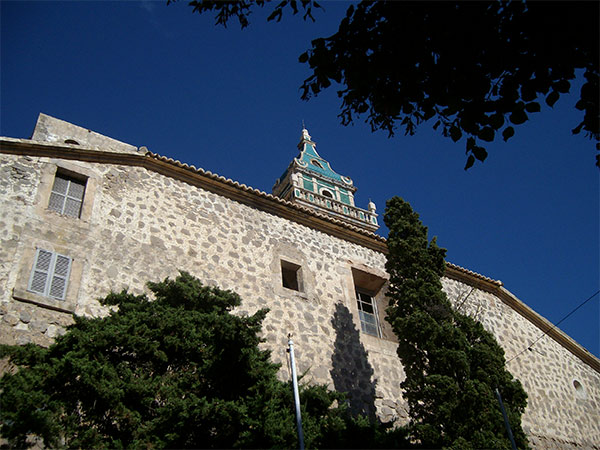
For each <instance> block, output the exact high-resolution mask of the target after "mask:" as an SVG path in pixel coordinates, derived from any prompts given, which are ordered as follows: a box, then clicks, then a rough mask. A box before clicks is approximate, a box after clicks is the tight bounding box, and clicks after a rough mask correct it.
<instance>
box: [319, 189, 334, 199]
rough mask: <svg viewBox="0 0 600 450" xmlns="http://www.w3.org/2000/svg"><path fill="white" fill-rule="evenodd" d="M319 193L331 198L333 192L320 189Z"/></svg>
mask: <svg viewBox="0 0 600 450" xmlns="http://www.w3.org/2000/svg"><path fill="white" fill-rule="evenodd" d="M321 195H323V196H324V197H329V198H333V194H332V193H331V192H330V191H328V190H327V189H323V190H322V191H321Z"/></svg>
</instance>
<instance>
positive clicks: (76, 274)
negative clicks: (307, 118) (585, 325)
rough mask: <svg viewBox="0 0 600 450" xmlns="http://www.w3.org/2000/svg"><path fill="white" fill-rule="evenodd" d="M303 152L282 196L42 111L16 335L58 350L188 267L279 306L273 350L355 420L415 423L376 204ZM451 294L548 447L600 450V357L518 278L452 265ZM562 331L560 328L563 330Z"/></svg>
mask: <svg viewBox="0 0 600 450" xmlns="http://www.w3.org/2000/svg"><path fill="white" fill-rule="evenodd" d="M299 150H300V152H299V155H298V157H297V158H295V159H294V160H293V161H292V163H291V164H290V166H289V167H288V168H287V170H286V171H285V172H284V174H283V175H282V176H281V177H280V178H279V179H278V180H277V182H276V183H275V186H274V189H273V192H274V194H267V193H264V192H260V191H258V190H256V189H252V188H250V187H248V186H245V185H243V184H240V183H238V182H236V181H232V180H229V179H226V178H224V177H221V176H218V175H215V174H212V173H211V172H208V171H205V170H203V169H200V168H196V167H194V166H189V165H187V164H184V163H180V162H179V161H174V160H172V159H169V158H167V157H164V156H160V155H157V154H154V153H152V152H149V151H147V150H146V149H145V148H144V147H141V148H136V147H134V146H132V145H128V144H125V143H122V142H119V141H116V140H114V139H111V138H108V137H105V136H102V135H100V134H97V133H94V132H92V131H90V130H87V129H84V128H80V127H77V126H75V125H72V124H69V123H66V122H63V121H61V120H58V119H54V118H52V117H49V116H46V115H43V114H41V115H40V116H39V119H38V122H37V125H36V127H35V131H34V133H33V136H32V138H31V139H13V138H0V154H1V156H0V211H1V217H0V341H1V342H2V343H9V344H14V343H16V344H23V343H27V342H34V343H37V344H41V345H48V344H50V343H51V342H52V339H53V338H55V337H56V336H57V335H59V334H61V333H63V332H64V327H65V326H66V325H68V324H69V323H71V321H72V315H73V314H79V315H91V316H98V315H102V314H105V311H104V310H103V308H102V307H101V306H100V305H99V303H98V302H97V300H96V299H97V298H99V297H103V296H105V295H106V294H107V293H108V292H109V291H111V290H115V291H119V290H121V289H123V288H128V289H129V290H131V291H133V292H138V293H139V292H142V291H144V290H145V289H146V288H145V282H146V281H148V280H160V279H164V278H165V277H167V276H170V277H174V276H176V275H177V273H178V270H180V269H181V270H186V271H188V272H190V273H192V274H193V275H195V276H197V277H198V278H200V279H201V280H202V281H203V282H204V283H205V284H209V285H217V286H219V287H221V288H224V289H232V290H235V291H236V292H238V293H239V294H240V295H241V297H242V299H243V303H242V306H241V308H239V310H238V311H237V313H239V314H244V313H250V312H253V311H255V310H256V309H258V308H261V307H266V306H268V307H269V308H270V309H271V311H270V313H269V314H268V315H267V318H266V320H265V322H264V326H263V332H264V337H265V338H266V340H267V343H266V345H267V346H269V347H270V348H271V349H272V351H273V358H274V360H275V361H276V362H281V363H282V372H281V375H282V376H285V377H287V376H288V375H287V365H286V363H285V358H286V356H285V347H286V337H287V335H288V333H292V334H293V336H294V341H295V343H296V349H297V363H298V365H299V371H301V372H304V371H307V377H308V378H309V380H313V381H316V382H324V383H328V384H329V385H330V386H331V387H332V388H335V389H338V390H340V391H345V392H348V393H349V394H350V406H351V408H352V409H353V410H354V411H362V412H364V413H366V414H371V415H373V414H376V415H377V416H378V417H380V418H381V419H382V420H385V421H390V420H400V421H402V420H405V419H406V417H407V414H406V405H405V404H404V403H403V401H402V394H401V392H400V388H399V384H400V382H401V381H402V379H403V376H404V373H403V369H402V366H401V364H400V361H399V359H398V357H397V356H396V351H395V349H396V344H395V342H394V335H393V333H392V332H391V329H390V328H389V325H388V324H387V323H386V322H385V320H384V313H383V311H384V309H385V290H386V286H387V278H388V277H387V274H386V272H385V269H384V265H385V254H386V241H385V239H384V238H382V237H380V236H378V235H377V234H375V233H374V231H375V230H376V229H377V227H378V223H377V213H376V209H375V205H373V204H369V205H368V207H367V209H361V208H359V207H357V206H356V205H355V204H354V192H355V191H356V187H355V186H354V185H353V183H352V180H351V179H350V178H348V177H346V176H341V175H339V174H337V173H336V172H335V171H334V170H333V169H332V167H331V165H330V164H329V162H328V161H326V160H325V159H323V158H322V157H321V156H320V155H319V154H318V153H317V151H316V144H315V143H314V142H313V141H312V138H311V137H310V135H309V134H308V131H306V130H303V134H302V138H301V141H300V144H299ZM442 282H443V286H444V289H445V291H446V292H447V294H448V297H449V298H450V299H451V301H453V302H454V303H455V305H456V306H457V307H459V308H461V310H462V311H464V312H466V313H468V314H471V315H472V316H475V317H476V318H477V319H478V320H480V321H481V322H482V323H483V324H484V326H485V327H486V328H487V329H488V330H490V331H491V332H493V333H494V335H495V336H496V338H497V339H498V341H499V342H500V344H501V345H502V346H503V348H504V349H505V351H506V354H507V355H509V356H510V355H516V354H517V353H518V352H520V351H521V350H522V349H523V348H526V347H527V346H528V345H529V343H530V342H532V341H533V340H534V339H536V338H537V337H539V336H540V335H541V334H542V333H544V332H547V333H548V335H547V336H546V337H545V338H544V339H541V340H540V341H539V342H538V343H537V344H536V351H535V352H528V353H527V357H526V358H516V359H513V360H511V361H510V362H509V363H508V368H509V370H510V371H511V372H512V373H513V375H515V376H516V377H517V378H519V379H520V380H521V382H522V383H523V386H524V388H525V390H526V391H527V393H528V395H529V400H528V407H527V410H526V412H525V414H524V416H523V426H524V429H525V431H526V432H527V433H528V436H529V438H530V442H531V444H532V445H533V446H534V447H536V448H590V449H591V448H594V449H598V448H600V361H599V360H598V358H596V357H594V356H593V355H591V354H590V353H589V352H588V351H586V350H585V349H584V348H583V347H581V346H580V345H579V344H577V343H576V342H575V341H573V340H572V339H571V338H569V337H568V336H567V335H565V334H564V333H563V332H561V331H560V330H559V329H557V328H552V324H550V323H549V322H548V321H546V320H545V319H544V318H543V317H541V316H540V315H539V314H537V313H536V312H534V311H533V310H531V309H530V308H529V307H527V306H526V305H525V304H524V303H523V302H521V301H520V300H519V299H517V298H516V297H515V296H514V295H513V294H511V293H510V292H509V291H508V290H506V289H505V288H504V287H503V286H502V283H500V282H497V281H494V280H492V279H489V278H487V277H485V276H482V275H479V274H476V273H474V272H471V271H469V270H466V269H463V268H461V267H458V266H455V265H453V264H448V265H447V270H446V274H445V277H444V278H443V280H442ZM548 330H550V331H548Z"/></svg>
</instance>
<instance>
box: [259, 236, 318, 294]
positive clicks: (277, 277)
mask: <svg viewBox="0 0 600 450" xmlns="http://www.w3.org/2000/svg"><path fill="white" fill-rule="evenodd" d="M271 261H272V262H271V266H270V267H271V272H272V274H273V275H272V276H273V278H272V283H273V286H274V288H275V289H274V290H275V294H277V295H278V296H281V297H284V298H290V297H292V298H297V299H298V300H302V301H307V300H309V299H311V300H314V301H316V302H317V303H318V302H319V300H318V299H317V298H316V297H315V293H314V286H315V278H314V274H312V273H311V271H310V270H308V269H307V268H308V263H307V261H306V260H305V257H304V255H303V254H302V253H301V252H299V251H298V249H296V248H294V247H293V246H292V245H290V244H287V243H281V244H279V245H278V246H277V248H275V249H274V251H273V259H272V260H271ZM282 262H287V263H290V264H292V265H294V266H298V267H299V269H298V270H299V271H301V274H300V276H301V278H302V288H301V289H302V290H299V291H296V290H294V289H288V288H286V287H284V286H283V282H282V281H283V280H282V272H281V263H282Z"/></svg>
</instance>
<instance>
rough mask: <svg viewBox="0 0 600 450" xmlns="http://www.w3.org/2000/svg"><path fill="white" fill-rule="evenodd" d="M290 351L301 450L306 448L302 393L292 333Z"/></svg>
mask: <svg viewBox="0 0 600 450" xmlns="http://www.w3.org/2000/svg"><path fill="white" fill-rule="evenodd" d="M288 346H289V348H288V351H289V352H290V365H291V366H292V385H293V386H294V403H295V404H296V426H297V427H298V442H299V444H300V450H304V435H303V433H302V415H301V414H300V394H299V392H298V378H297V377H296V360H295V358H294V343H293V342H292V337H291V335H289V336H288Z"/></svg>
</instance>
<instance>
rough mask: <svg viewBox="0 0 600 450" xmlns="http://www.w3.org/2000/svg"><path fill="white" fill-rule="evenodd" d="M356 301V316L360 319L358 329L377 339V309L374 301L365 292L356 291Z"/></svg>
mask: <svg viewBox="0 0 600 450" xmlns="http://www.w3.org/2000/svg"><path fill="white" fill-rule="evenodd" d="M356 301H357V304H358V316H359V318H360V328H361V330H362V331H363V333H367V334H370V335H372V336H377V337H379V327H378V326H377V308H376V306H375V300H374V299H373V297H372V296H371V295H369V294H367V293H366V292H361V291H359V290H358V289H357V290H356Z"/></svg>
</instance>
